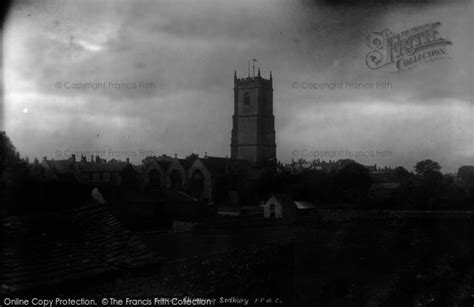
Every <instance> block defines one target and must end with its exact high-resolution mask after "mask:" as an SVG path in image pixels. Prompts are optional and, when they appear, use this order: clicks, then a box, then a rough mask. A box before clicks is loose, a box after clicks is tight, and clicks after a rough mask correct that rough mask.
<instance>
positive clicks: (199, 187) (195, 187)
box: [189, 170, 204, 198]
mask: <svg viewBox="0 0 474 307" xmlns="http://www.w3.org/2000/svg"><path fill="white" fill-rule="evenodd" d="M189 189H190V191H189V192H190V194H191V195H192V196H194V197H197V198H200V197H201V196H202V193H203V192H204V175H203V174H202V172H201V171H200V170H195V171H194V173H193V174H192V176H191V182H190V186H189Z"/></svg>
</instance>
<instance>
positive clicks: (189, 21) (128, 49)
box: [3, 0, 474, 171]
mask: <svg viewBox="0 0 474 307" xmlns="http://www.w3.org/2000/svg"><path fill="white" fill-rule="evenodd" d="M329 2H330V1H313V2H312V1H277V0H263V1H255V0H252V1H250V0H249V1H218V0H212V1H207V0H199V1H115V0H114V1H112V0H107V1H31V2H30V1H19V2H17V3H16V4H15V5H14V6H13V7H12V9H11V11H10V14H9V17H8V19H7V21H6V25H5V32H4V94H5V96H4V104H5V105H4V107H5V108H4V111H5V113H4V118H3V120H4V122H3V126H4V128H3V129H4V130H6V131H7V134H8V135H9V136H10V138H11V140H12V141H13V143H14V145H15V146H16V147H17V149H18V150H19V151H20V153H21V155H22V156H28V157H30V158H33V157H38V158H41V157H43V156H48V157H50V158H55V159H61V158H64V156H67V155H68V154H69V153H70V152H88V151H98V152H102V153H104V152H105V154H102V156H103V158H106V159H111V158H119V159H122V160H125V155H128V156H129V157H131V158H132V161H134V162H137V163H138V162H139V161H141V160H142V159H143V158H144V157H145V155H146V152H148V153H153V154H155V155H160V154H163V153H165V154H168V155H174V153H177V154H178V156H180V157H183V156H186V155H189V154H190V153H192V152H194V153H198V154H201V155H203V154H204V152H207V153H208V154H209V155H213V156H228V155H230V133H231V128H232V120H231V118H232V113H233V74H234V69H236V70H237V74H238V76H246V75H247V63H248V60H250V59H254V58H255V59H257V60H258V62H257V65H258V66H260V67H261V70H262V74H263V76H264V77H268V75H269V72H270V70H271V71H272V72H273V79H274V83H273V84H274V113H275V126H276V142H277V157H278V159H279V160H281V161H282V162H289V161H290V160H291V158H292V156H293V157H294V158H298V157H301V156H302V155H305V156H306V157H307V158H311V154H313V153H314V155H317V154H318V153H321V152H326V151H330V152H331V151H332V152H333V153H332V154H331V153H326V154H325V155H326V156H324V157H323V158H325V159H326V160H329V159H342V158H351V157H350V156H348V154H349V155H350V154H351V153H354V152H357V151H363V152H374V153H375V152H376V151H377V150H379V151H384V152H386V153H387V154H382V155H381V156H378V157H372V158H367V157H361V158H356V159H355V160H357V161H359V162H361V163H363V164H375V163H377V164H378V165H381V166H384V165H388V166H395V165H403V166H405V167H407V168H409V169H412V167H413V165H414V164H415V163H416V162H417V161H420V160H422V159H426V158H430V159H433V160H436V161H438V162H440V164H441V166H442V170H443V171H456V170H457V168H458V167H459V166H461V165H466V164H471V165H473V164H474V125H473V123H474V109H473V102H472V88H473V81H472V80H473V78H472V63H473V59H472V56H473V55H472V50H473V38H472V34H471V32H474V31H473V22H472V5H471V1H432V2H430V1H419V2H417V3H415V4H413V3H410V2H408V1H402V4H396V1H393V2H392V1H378V2H382V3H384V4H383V5H381V4H378V5H377V4H364V5H354V4H352V3H350V2H349V3H345V2H344V1H342V2H341V1H336V2H337V3H338V4H328V3H329ZM365 2H366V1H365ZM369 2H370V1H369ZM437 21H439V22H441V26H440V27H439V33H440V35H441V37H443V38H445V39H448V40H450V41H451V42H452V45H449V46H447V47H446V50H447V56H448V58H444V59H441V60H438V61H431V62H428V63H423V64H421V65H418V66H417V67H415V68H413V69H410V70H407V71H403V72H394V71H395V70H396V69H395V68H394V67H384V68H380V69H377V70H372V69H369V68H368V67H367V65H366V63H365V58H366V55H367V53H368V52H369V51H371V50H370V49H369V47H368V46H367V36H368V35H369V34H370V33H372V32H375V31H382V30H384V29H389V30H390V31H392V32H394V33H397V32H402V31H404V30H408V29H410V28H412V27H416V26H421V25H424V24H426V23H431V22H437ZM87 82H90V83H98V82H105V87H103V88H96V89H92V88H89V89H73V88H71V87H72V86H77V85H74V84H77V83H87ZM140 82H142V84H141V85H142V88H128V89H127V88H122V89H117V88H115V86H114V85H112V87H111V84H110V83H113V84H115V83H128V84H131V86H133V84H137V85H138V86H140ZM295 82H297V84H298V85H300V86H298V87H296V88H295V87H294V86H293V84H294V83H295ZM303 82H308V83H324V82H342V83H343V84H344V85H345V84H346V82H358V83H363V82H365V83H373V84H376V82H390V84H391V88H386V89H349V88H346V87H345V86H344V87H343V88H336V89H334V90H328V89H325V90H311V89H302V88H301V84H303ZM58 84H59V85H58ZM59 87H60V88H59ZM65 87H67V88H65ZM336 151H337V153H336V154H334V152H336ZM124 152H128V154H126V153H124ZM330 155H332V156H330Z"/></svg>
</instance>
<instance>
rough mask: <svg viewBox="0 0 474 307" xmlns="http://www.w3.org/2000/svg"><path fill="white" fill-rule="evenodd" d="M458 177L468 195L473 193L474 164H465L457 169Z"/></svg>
mask: <svg viewBox="0 0 474 307" xmlns="http://www.w3.org/2000/svg"><path fill="white" fill-rule="evenodd" d="M457 175H458V178H459V179H460V180H461V184H462V187H463V189H464V191H465V192H466V193H468V194H469V195H472V194H474V166H470V165H465V166H461V167H460V168H459V169H458V174H457Z"/></svg>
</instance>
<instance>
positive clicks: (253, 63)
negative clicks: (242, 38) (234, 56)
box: [252, 59, 257, 78]
mask: <svg viewBox="0 0 474 307" xmlns="http://www.w3.org/2000/svg"><path fill="white" fill-rule="evenodd" d="M255 62H257V59H253V60H252V66H253V77H254V78H255Z"/></svg>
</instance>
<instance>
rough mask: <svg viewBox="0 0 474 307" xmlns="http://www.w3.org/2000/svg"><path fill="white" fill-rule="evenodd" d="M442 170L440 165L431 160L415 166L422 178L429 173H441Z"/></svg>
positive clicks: (416, 171)
mask: <svg viewBox="0 0 474 307" xmlns="http://www.w3.org/2000/svg"><path fill="white" fill-rule="evenodd" d="M440 170H441V166H440V165H439V163H438V162H435V161H433V160H430V159H427V160H423V161H420V162H418V163H417V164H416V165H415V173H416V174H417V175H418V176H420V177H423V176H424V175H425V174H426V173H428V172H432V171H437V172H439V171H440Z"/></svg>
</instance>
